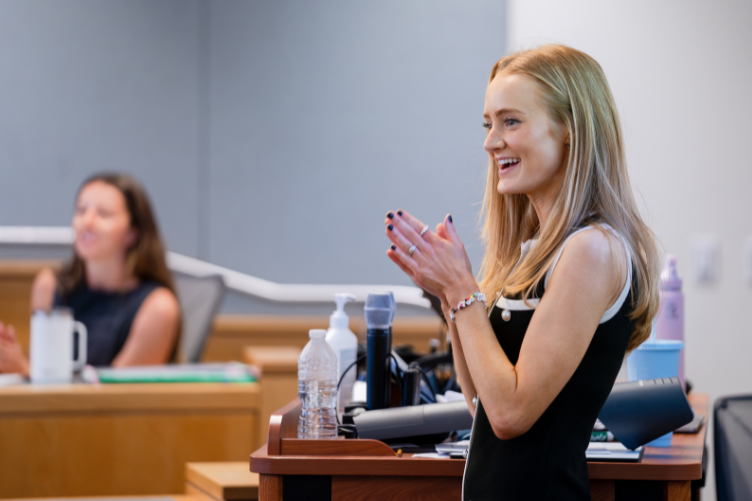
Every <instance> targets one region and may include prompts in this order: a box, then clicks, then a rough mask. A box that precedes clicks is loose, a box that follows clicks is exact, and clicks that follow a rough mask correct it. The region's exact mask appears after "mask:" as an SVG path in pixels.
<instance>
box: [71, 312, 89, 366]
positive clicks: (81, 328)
mask: <svg viewBox="0 0 752 501" xmlns="http://www.w3.org/2000/svg"><path fill="white" fill-rule="evenodd" d="M73 331H74V332H78V358H77V359H75V360H74V361H73V370H75V371H80V370H82V369H83V368H84V365H86V336H87V335H88V332H87V330H86V326H85V325H84V324H82V323H81V322H74V323H73Z"/></svg>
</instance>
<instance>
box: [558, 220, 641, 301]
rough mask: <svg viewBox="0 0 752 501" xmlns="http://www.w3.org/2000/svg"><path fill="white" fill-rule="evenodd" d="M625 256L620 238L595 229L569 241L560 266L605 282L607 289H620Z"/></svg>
mask: <svg viewBox="0 0 752 501" xmlns="http://www.w3.org/2000/svg"><path fill="white" fill-rule="evenodd" d="M625 257H626V256H625V247H624V243H623V242H622V241H621V239H620V238H619V237H618V236H617V235H615V234H614V233H613V232H611V231H610V230H608V229H607V228H602V227H600V226H595V227H593V228H591V229H588V230H587V231H580V232H578V233H577V234H575V235H573V236H572V237H571V238H570V239H569V241H568V242H567V245H566V246H565V248H564V252H563V253H562V259H561V262H560V264H559V265H560V266H562V265H563V266H564V267H567V268H570V270H572V271H574V272H575V273H577V272H581V273H585V274H587V275H588V276H590V277H591V278H592V279H594V280H599V281H603V284H602V285H603V286H605V288H606V289H615V290H621V285H622V284H621V282H622V281H623V277H624V273H625V272H626V259H625ZM593 272H595V273H593Z"/></svg>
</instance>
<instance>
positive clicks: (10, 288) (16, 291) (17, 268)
mask: <svg viewBox="0 0 752 501" xmlns="http://www.w3.org/2000/svg"><path fill="white" fill-rule="evenodd" d="M59 266H60V262H59V261H15V260H0V322H3V323H4V324H10V325H12V326H13V327H15V329H16V335H17V336H18V340H19V342H20V344H21V346H22V347H23V350H24V353H26V354H28V353H29V326H30V319H31V286H32V284H33V283H34V278H35V277H36V276H37V273H39V272H40V271H41V270H42V269H44V268H54V269H57V268H59Z"/></svg>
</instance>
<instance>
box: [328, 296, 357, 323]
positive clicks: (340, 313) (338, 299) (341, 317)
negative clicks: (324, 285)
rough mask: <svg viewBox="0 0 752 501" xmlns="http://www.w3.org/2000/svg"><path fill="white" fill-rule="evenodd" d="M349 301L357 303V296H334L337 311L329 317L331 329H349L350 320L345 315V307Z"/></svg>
mask: <svg viewBox="0 0 752 501" xmlns="http://www.w3.org/2000/svg"><path fill="white" fill-rule="evenodd" d="M349 301H355V296H354V295H352V294H347V293H344V292H341V293H337V294H335V295H334V302H335V303H337V310H336V311H335V312H334V313H332V315H331V316H330V317H329V328H332V329H347V328H348V325H349V321H350V319H349V318H348V316H347V314H346V313H345V305H346V304H347V303H348V302H349Z"/></svg>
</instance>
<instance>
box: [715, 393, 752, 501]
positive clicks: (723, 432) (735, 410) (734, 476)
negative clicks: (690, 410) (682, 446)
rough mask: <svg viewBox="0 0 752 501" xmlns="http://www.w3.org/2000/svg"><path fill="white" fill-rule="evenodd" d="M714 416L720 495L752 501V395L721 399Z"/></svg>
mask: <svg viewBox="0 0 752 501" xmlns="http://www.w3.org/2000/svg"><path fill="white" fill-rule="evenodd" d="M713 419H714V420H715V424H714V427H713V443H714V446H715V491H716V497H717V499H718V501H746V500H752V395H744V396H735V397H721V398H719V399H718V400H716V401H715V406H714V409H713Z"/></svg>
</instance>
